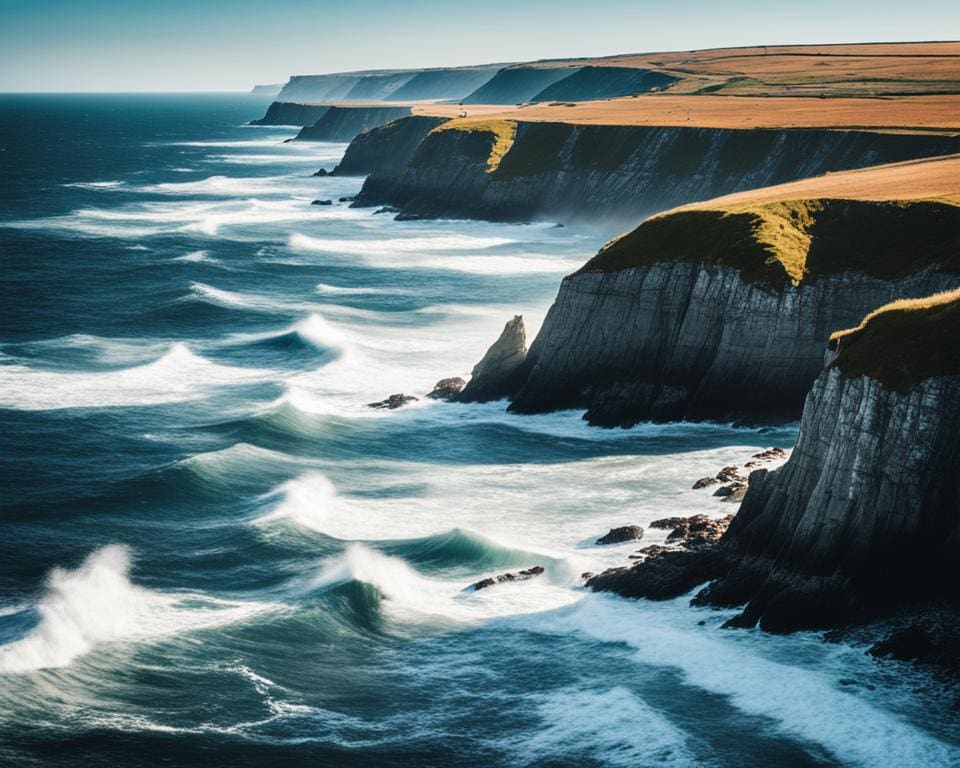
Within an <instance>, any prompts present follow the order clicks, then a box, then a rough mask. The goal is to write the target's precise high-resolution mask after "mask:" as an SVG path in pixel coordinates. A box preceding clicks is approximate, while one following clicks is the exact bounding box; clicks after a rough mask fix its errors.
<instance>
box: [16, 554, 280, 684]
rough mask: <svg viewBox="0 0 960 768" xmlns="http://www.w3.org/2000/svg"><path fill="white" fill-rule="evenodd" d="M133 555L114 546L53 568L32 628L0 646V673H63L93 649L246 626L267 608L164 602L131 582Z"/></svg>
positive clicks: (170, 598) (190, 599) (190, 598)
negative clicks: (72, 564) (70, 565)
mask: <svg viewBox="0 0 960 768" xmlns="http://www.w3.org/2000/svg"><path fill="white" fill-rule="evenodd" d="M130 560H131V557H130V551H129V550H128V549H127V548H126V547H124V546H122V545H117V544H111V545H108V546H105V547H103V548H101V549H98V550H96V551H95V552H93V553H92V554H90V555H89V556H88V557H87V559H86V560H85V561H84V562H83V563H82V564H81V565H80V566H79V567H78V568H76V569H75V570H69V569H65V568H55V569H54V570H53V571H52V572H51V573H50V575H49V577H48V579H47V585H46V591H45V593H44V595H43V596H42V597H41V598H40V601H39V602H38V603H37V605H36V607H35V610H36V613H37V614H38V616H39V621H38V622H37V624H36V626H35V627H34V628H33V629H31V630H30V631H29V632H28V633H27V634H26V635H25V636H24V637H22V638H20V639H18V640H15V641H13V642H12V643H8V644H6V645H3V646H0V673H6V674H22V673H26V672H32V671H35V670H39V669H47V668H51V667H65V666H67V665H69V664H70V663H71V662H72V661H74V660H75V659H76V658H78V657H80V656H82V655H84V654H87V653H89V652H90V651H92V650H93V649H95V648H96V647H98V646H101V645H103V644H106V643H112V642H119V641H136V640H147V639H152V638H157V637H162V636H164V635H170V634H174V633H177V632H182V631H185V630H187V629H194V628H199V627H206V626H215V625H219V624H223V623H230V622H234V621H238V620H241V619H244V618H247V617H249V616H251V615H253V614H254V613H257V612H259V611H261V610H263V609H264V608H265V606H264V605H262V604H247V605H244V604H240V603H228V602H225V601H219V600H213V599H210V598H204V597H202V596H198V595H181V596H175V595H165V594H162V593H160V592H155V591H152V590H148V589H144V588H143V587H139V586H137V585H135V584H133V583H132V582H131V581H130Z"/></svg>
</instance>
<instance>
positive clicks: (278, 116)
mask: <svg viewBox="0 0 960 768" xmlns="http://www.w3.org/2000/svg"><path fill="white" fill-rule="evenodd" d="M328 109H330V107H329V106H327V105H325V104H296V103H293V102H286V101H275V102H273V103H272V104H271V105H270V106H269V107H267V112H266V114H265V115H264V116H263V117H261V118H260V119H259V120H251V121H250V125H299V126H300V127H303V126H305V125H313V124H314V123H315V122H317V120H319V119H320V118H321V117H323V116H324V115H325V114H326V113H327V110H328Z"/></svg>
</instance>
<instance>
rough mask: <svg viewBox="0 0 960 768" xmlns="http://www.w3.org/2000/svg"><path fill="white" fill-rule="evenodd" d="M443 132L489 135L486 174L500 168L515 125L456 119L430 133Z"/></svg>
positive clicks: (510, 121) (501, 122)
mask: <svg viewBox="0 0 960 768" xmlns="http://www.w3.org/2000/svg"><path fill="white" fill-rule="evenodd" d="M443 131H462V132H464V133H486V134H489V135H490V139H491V143H490V154H489V156H488V157H487V173H493V172H494V171H495V170H497V168H498V167H499V166H500V161H501V160H502V159H503V156H504V155H506V154H507V152H509V151H510V147H512V146H513V141H514V139H515V138H516V136H517V123H516V122H515V121H514V120H490V119H485V118H458V119H456V120H450V121H449V122H446V123H443V124H442V125H438V126H437V127H436V128H434V129H433V130H432V131H431V133H433V134H437V133H441V132H443Z"/></svg>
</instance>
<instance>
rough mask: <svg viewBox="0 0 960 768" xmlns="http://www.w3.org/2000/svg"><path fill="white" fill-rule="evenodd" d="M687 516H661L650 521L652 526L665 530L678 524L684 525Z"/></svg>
mask: <svg viewBox="0 0 960 768" xmlns="http://www.w3.org/2000/svg"><path fill="white" fill-rule="evenodd" d="M686 519H687V518H685V517H661V518H660V519H659V520H654V521H653V522H652V523H650V527H651V528H660V529H663V530H672V529H674V528H676V527H677V526H678V525H682V524H683V522H684V521H685V520H686Z"/></svg>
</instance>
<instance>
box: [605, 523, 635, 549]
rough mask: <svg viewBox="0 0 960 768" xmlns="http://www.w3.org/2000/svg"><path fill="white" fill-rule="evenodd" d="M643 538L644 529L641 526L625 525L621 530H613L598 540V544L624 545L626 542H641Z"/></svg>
mask: <svg viewBox="0 0 960 768" xmlns="http://www.w3.org/2000/svg"><path fill="white" fill-rule="evenodd" d="M642 538H643V528H641V527H640V526H639V525H624V526H621V527H620V528H611V529H610V531H609V532H608V533H607V534H605V535H604V536H601V537H600V538H599V539H597V544H622V543H623V542H625V541H639V540H640V539H642Z"/></svg>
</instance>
